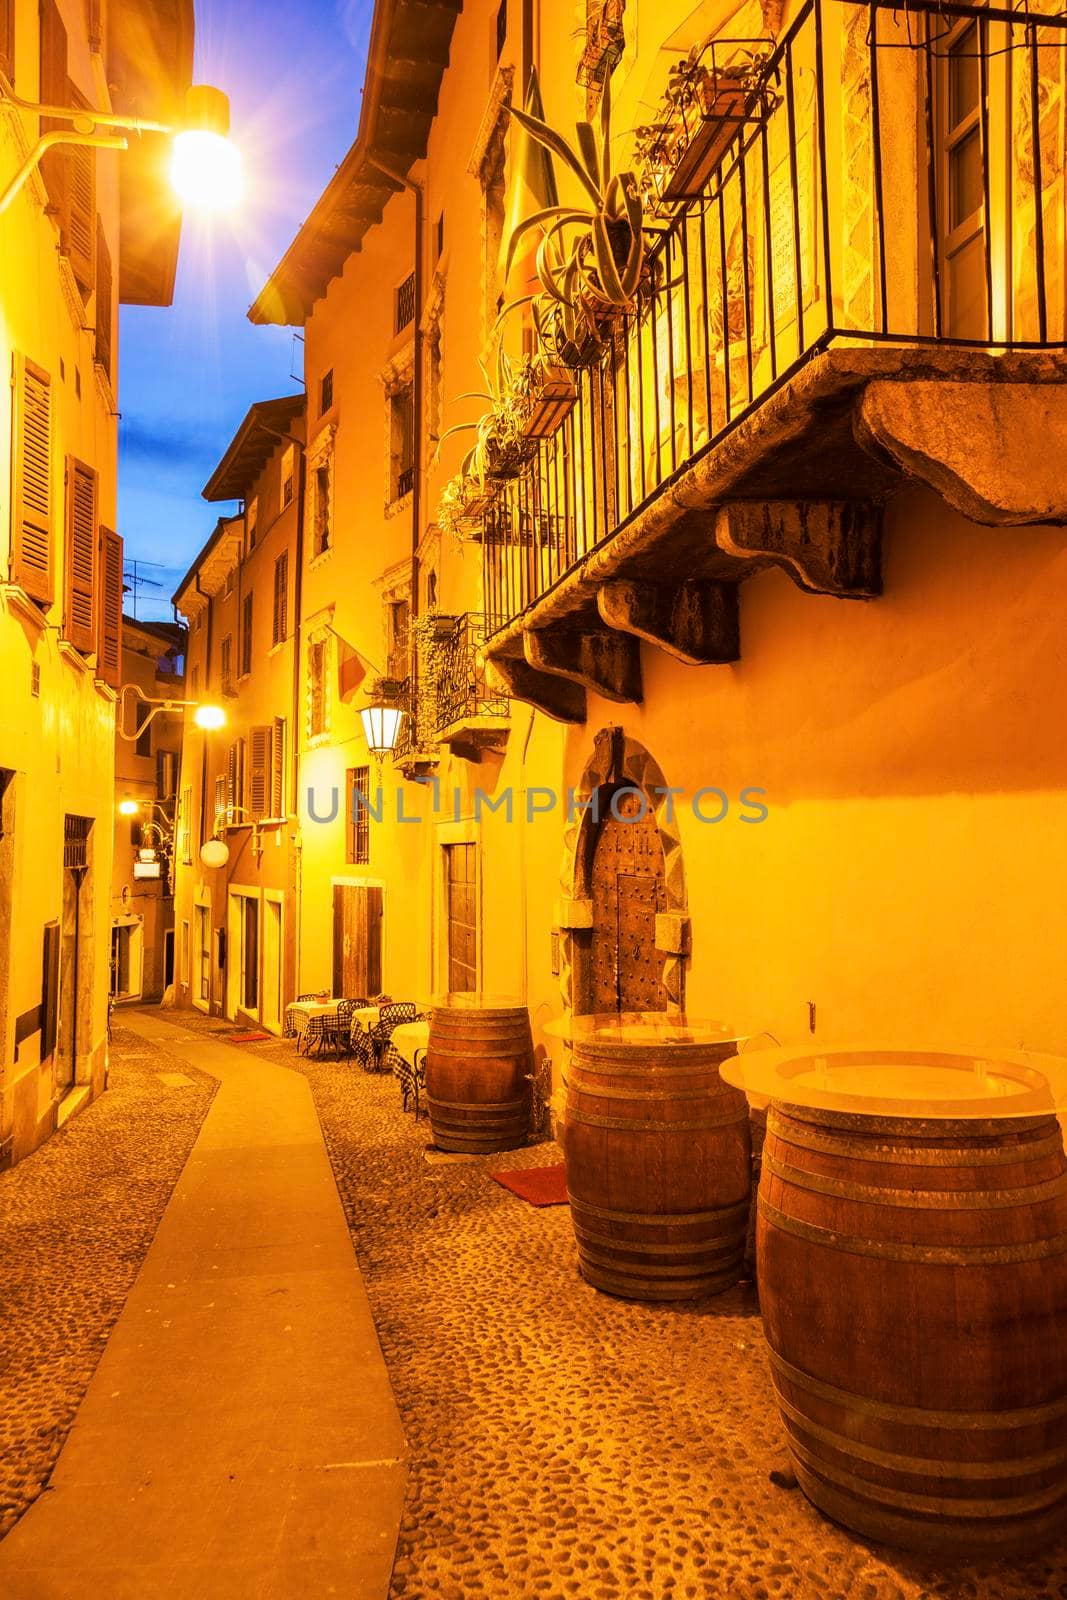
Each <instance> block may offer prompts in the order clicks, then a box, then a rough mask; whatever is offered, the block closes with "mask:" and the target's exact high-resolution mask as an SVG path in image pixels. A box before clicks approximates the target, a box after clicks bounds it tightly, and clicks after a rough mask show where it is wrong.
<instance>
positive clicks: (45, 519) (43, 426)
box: [11, 356, 54, 605]
mask: <svg viewBox="0 0 1067 1600" xmlns="http://www.w3.org/2000/svg"><path fill="white" fill-rule="evenodd" d="M14 465H15V484H14V500H13V514H12V524H13V526H12V536H13V545H14V548H13V550H12V556H11V576H12V579H13V580H14V582H15V583H17V584H18V585H19V587H20V588H21V589H23V590H25V592H26V593H27V594H28V595H29V596H30V598H31V599H32V600H38V601H40V602H41V604H43V605H50V604H51V602H52V600H53V598H54V595H53V585H52V380H51V378H50V377H49V376H48V373H47V372H45V371H44V369H43V368H42V367H38V366H35V365H34V364H33V362H32V361H28V360H27V359H26V357H25V356H16V358H15V463H14Z"/></svg>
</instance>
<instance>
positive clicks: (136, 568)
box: [122, 561, 163, 622]
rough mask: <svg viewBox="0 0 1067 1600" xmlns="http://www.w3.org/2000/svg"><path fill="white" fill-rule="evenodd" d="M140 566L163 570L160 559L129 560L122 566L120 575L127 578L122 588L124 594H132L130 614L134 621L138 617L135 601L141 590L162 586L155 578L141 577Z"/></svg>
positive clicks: (160, 587)
mask: <svg viewBox="0 0 1067 1600" xmlns="http://www.w3.org/2000/svg"><path fill="white" fill-rule="evenodd" d="M142 567H158V568H159V570H160V571H161V572H162V571H163V562H162V561H131V562H130V564H129V566H127V567H124V568H123V573H122V576H123V578H126V579H128V580H129V583H128V585H126V586H124V588H123V593H124V594H126V593H129V594H132V595H133V613H132V615H133V620H134V622H136V621H137V620H138V618H137V601H138V600H139V598H140V595H141V590H142V589H162V587H163V585H162V584H161V583H159V582H157V580H156V579H155V578H146V577H143V576H142V574H141V568H142Z"/></svg>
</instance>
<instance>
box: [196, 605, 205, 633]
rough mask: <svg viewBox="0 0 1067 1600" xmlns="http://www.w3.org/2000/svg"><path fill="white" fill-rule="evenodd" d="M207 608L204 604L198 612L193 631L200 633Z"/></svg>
mask: <svg viewBox="0 0 1067 1600" xmlns="http://www.w3.org/2000/svg"><path fill="white" fill-rule="evenodd" d="M205 609H206V608H205V607H204V606H201V607H200V610H199V611H198V612H197V613H196V616H195V617H194V618H193V632H194V633H199V632H200V629H201V628H202V627H203V626H204V611H205Z"/></svg>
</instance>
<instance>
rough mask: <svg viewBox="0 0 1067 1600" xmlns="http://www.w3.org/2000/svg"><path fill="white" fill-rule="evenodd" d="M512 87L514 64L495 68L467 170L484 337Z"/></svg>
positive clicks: (494, 281) (490, 310) (492, 305)
mask: <svg viewBox="0 0 1067 1600" xmlns="http://www.w3.org/2000/svg"><path fill="white" fill-rule="evenodd" d="M514 90H515V68H514V67H513V66H511V65H510V64H509V65H505V66H500V67H498V68H497V70H496V73H495V75H494V77H493V82H492V86H491V88H490V90H489V99H488V102H487V104H486V108H485V111H484V113H483V115H482V120H481V123H480V125H479V128H478V135H477V137H476V139H475V141H474V149H473V150H472V151H471V155H470V160H469V161H468V162H467V171H468V173H469V174H470V176H471V177H472V178H476V179H477V180H478V184H479V186H480V188H481V195H482V207H481V212H482V214H481V235H482V284H481V291H482V332H483V335H484V337H485V339H487V340H488V338H489V335H490V333H491V332H492V329H493V326H494V324H495V322H496V317H497V311H496V302H497V291H498V290H499V288H500V281H499V257H500V241H499V239H498V240H497V241H496V244H495V245H494V242H493V239H492V237H491V235H490V231H489V208H490V197H491V191H496V190H497V189H499V193H500V201H501V205H502V206H506V202H507V187H506V181H507V165H508V162H507V133H508V127H509V125H510V121H511V119H510V117H509V116H508V107H509V106H510V105H511V103H512V100H513V97H514Z"/></svg>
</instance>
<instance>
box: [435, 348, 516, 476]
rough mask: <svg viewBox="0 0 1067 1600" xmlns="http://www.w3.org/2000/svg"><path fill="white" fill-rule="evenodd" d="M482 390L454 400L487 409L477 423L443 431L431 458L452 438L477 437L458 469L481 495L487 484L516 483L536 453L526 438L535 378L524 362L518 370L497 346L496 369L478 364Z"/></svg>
mask: <svg viewBox="0 0 1067 1600" xmlns="http://www.w3.org/2000/svg"><path fill="white" fill-rule="evenodd" d="M478 365H479V367H480V368H481V372H482V377H483V378H484V379H485V388H484V389H471V390H468V391H467V392H466V393H465V394H461V395H457V397H456V398H457V401H458V400H483V401H485V402H486V405H487V409H486V410H485V411H484V412H483V413H482V415H481V417H480V418H479V419H478V421H477V422H456V423H453V425H452V427H450V428H446V429H445V431H444V433H443V434H442V435H441V437H440V438H439V439H438V441H437V450H436V452H435V454H436V455H437V456H438V457H439V456H440V453H441V447H442V445H443V444H444V442H445V440H446V439H450V438H451V437H452V435H453V434H455V433H467V432H471V431H473V432H474V434H475V440H474V445H473V446H472V448H471V449H470V451H469V452H468V453H467V455H466V457H465V458H464V461H463V465H462V467H461V468H460V474H461V476H462V477H463V478H466V479H471V480H473V481H474V482H475V483H477V484H479V485H480V486H481V487H482V488H483V489H484V487H485V484H486V482H487V481H490V480H493V479H500V478H512V477H516V476H517V475H518V473H519V472H520V471H521V469H522V467H523V466H524V465H525V464H526V462H527V461H528V460H529V459H530V457H531V454H532V453H533V451H534V450H536V440H535V441H533V444H532V445H531V441H530V440H529V439H528V438H527V437H526V434H525V431H524V429H525V422H526V415H527V412H528V411H529V403H530V402H529V396H530V392H531V389H532V384H533V378H532V372H531V368H530V363H529V362H528V361H525V362H523V363H522V364H521V365H520V366H518V367H516V366H515V364H514V363H513V362H512V361H511V360H510V359H509V357H508V354H507V351H506V350H505V349H504V347H503V344H501V343H499V342H498V344H497V353H496V367H495V370H494V368H492V367H490V366H489V364H488V363H487V362H485V361H481V360H479V362H478Z"/></svg>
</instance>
